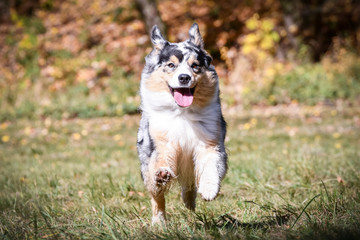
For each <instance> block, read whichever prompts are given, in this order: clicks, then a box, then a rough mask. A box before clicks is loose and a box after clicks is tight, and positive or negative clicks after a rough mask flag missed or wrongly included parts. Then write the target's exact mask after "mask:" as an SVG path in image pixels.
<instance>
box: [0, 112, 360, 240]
mask: <svg viewBox="0 0 360 240" xmlns="http://www.w3.org/2000/svg"><path fill="white" fill-rule="evenodd" d="M359 116H360V108H358V107H354V106H353V107H337V108H335V107H319V106H315V107H300V108H296V107H295V108H294V109H292V110H291V111H290V110H289V109H288V108H286V109H284V110H282V109H280V110H278V111H270V110H268V109H265V110H263V111H262V110H260V111H244V112H241V114H240V113H237V114H227V115H226V116H225V117H226V120H227V122H228V135H227V139H226V145H227V148H228V152H229V170H228V173H227V175H226V177H225V179H224V181H223V183H222V189H221V193H220V194H219V196H218V197H217V198H216V199H215V200H214V201H212V202H204V201H202V200H201V199H200V198H198V199H197V209H196V211H195V212H191V211H189V210H187V209H186V208H185V207H184V205H183V203H182V201H181V200H180V191H179V187H178V186H176V185H174V186H173V187H172V189H171V190H170V193H169V194H168V195H167V202H168V203H167V211H168V224H167V226H166V227H151V206H150V200H149V197H148V196H147V193H146V191H145V188H144V186H143V183H142V181H141V177H140V171H139V162H138V159H137V153H136V147H135V143H136V131H137V126H138V122H139V119H140V116H139V115H132V116H127V115H125V116H123V117H113V118H90V119H81V118H70V119H56V118H50V117H48V118H44V119H40V118H39V119H32V120H28V119H25V118H18V119H15V120H13V121H11V122H9V121H8V122H3V123H2V124H1V125H0V137H1V139H0V163H1V168H0V238H1V239H27V238H28V239H94V238H95V239H121V238H139V239H159V238H160V239H188V238H193V239H217V238H230V239H239V238H246V239H259V238H260V239H360V228H359V227H358V223H359V222H360V191H359V189H360V151H359V148H360V117H359Z"/></svg>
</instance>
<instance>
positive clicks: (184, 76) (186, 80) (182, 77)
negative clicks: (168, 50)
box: [179, 74, 191, 84]
mask: <svg viewBox="0 0 360 240" xmlns="http://www.w3.org/2000/svg"><path fill="white" fill-rule="evenodd" d="M190 80H191V77H190V76H189V75H187V74H180V75H179V82H180V83H181V84H187V83H189V82H190Z"/></svg>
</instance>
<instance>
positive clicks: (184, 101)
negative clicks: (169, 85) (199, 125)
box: [174, 88, 194, 107]
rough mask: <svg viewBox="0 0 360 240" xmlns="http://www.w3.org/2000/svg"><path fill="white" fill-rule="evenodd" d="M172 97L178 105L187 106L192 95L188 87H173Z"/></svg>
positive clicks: (190, 102) (191, 100)
mask: <svg viewBox="0 0 360 240" xmlns="http://www.w3.org/2000/svg"><path fill="white" fill-rule="evenodd" d="M174 99H175V101H176V103H177V104H178V105H179V106H180V107H188V106H190V105H191V104H192V102H193V100H194V96H193V95H192V93H191V90H190V88H177V89H176V88H175V89H174Z"/></svg>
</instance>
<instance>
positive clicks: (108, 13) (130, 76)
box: [0, 0, 360, 115]
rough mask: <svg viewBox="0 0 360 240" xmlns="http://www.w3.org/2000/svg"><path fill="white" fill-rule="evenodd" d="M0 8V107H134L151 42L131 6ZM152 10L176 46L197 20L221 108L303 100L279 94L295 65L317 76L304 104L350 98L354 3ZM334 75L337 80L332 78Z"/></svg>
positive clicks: (38, 0)
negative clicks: (70, 104)
mask: <svg viewBox="0 0 360 240" xmlns="http://www.w3.org/2000/svg"><path fill="white" fill-rule="evenodd" d="M25 3H26V4H25ZM2 5H5V6H4V12H5V14H4V15H3V16H2V19H1V21H2V22H1V25H0V45H1V46H2V47H1V48H0V54H1V56H2V58H1V59H0V69H1V73H2V74H1V76H0V93H1V95H2V97H1V105H2V108H4V109H8V110H6V111H10V112H12V111H15V110H14V109H13V107H14V106H15V108H16V107H18V108H19V107H20V108H21V107H22V106H23V105H24V104H25V103H26V104H29V98H34V97H35V96H36V98H38V99H37V100H35V101H33V100H31V101H30V102H33V103H31V104H30V105H31V106H32V107H30V109H34V108H38V107H39V106H38V103H39V102H40V105H41V106H45V108H47V110H44V111H42V112H41V114H48V113H50V112H54V111H60V112H61V111H64V109H63V108H62V107H61V106H59V107H58V108H55V109H56V110H54V107H49V106H50V105H52V103H53V102H57V103H58V102H60V104H59V105H61V102H62V101H63V105H64V108H65V106H66V105H67V103H66V100H59V98H61V96H59V95H63V97H62V98H65V99H68V98H71V97H74V96H75V95H76V96H78V95H82V96H84V97H83V98H81V99H79V101H78V102H83V101H85V102H90V103H91V101H92V100H93V99H96V98H97V97H99V96H100V98H101V99H102V103H100V104H97V103H95V101H94V103H93V104H92V103H91V104H90V105H91V109H93V110H94V111H97V110H100V112H102V114H105V115H108V114H110V115H111V114H123V113H126V112H128V111H130V112H132V111H134V110H136V106H137V105H138V103H139V102H138V101H139V99H138V97H136V95H137V94H136V89H137V84H138V82H139V79H140V73H141V70H142V67H143V64H144V56H146V54H147V53H148V52H149V51H150V50H151V45H150V41H149V37H148V32H147V29H146V24H145V23H144V20H143V18H142V15H141V11H140V10H139V6H137V5H136V4H135V3H134V2H133V1H129V0H118V1H103V0H91V1H85V0H77V1H67V0H66V1H59V0H33V1H9V3H8V4H7V5H6V4H5V3H3V4H2ZM157 8H158V12H159V13H160V17H161V19H162V20H163V22H164V23H165V26H166V27H167V38H168V39H169V40H170V41H183V40H185V39H186V38H187V31H188V28H189V26H191V24H192V23H193V22H197V23H198V24H199V26H200V30H201V32H202V34H203V35H204V39H205V46H206V49H207V50H208V51H209V52H210V53H211V55H212V56H213V57H214V64H215V65H216V68H217V71H218V73H219V75H220V78H221V80H222V83H223V85H224V86H223V92H225V93H228V94H226V97H225V105H226V106H230V107H231V106H240V105H249V104H250V105H251V104H266V105H268V104H278V103H290V102H292V101H293V100H296V101H300V102H303V97H299V96H297V95H296V94H295V95H294V94H292V93H290V92H289V91H288V90H287V89H289V86H293V88H294V90H293V91H295V92H296V91H297V87H296V86H294V82H299V81H302V80H301V75H302V73H301V71H300V72H299V71H298V70H297V68H298V67H300V68H304V66H305V65H307V64H308V65H309V66H310V67H309V66H308V67H306V66H305V68H310V70H309V71H308V72H310V76H308V78H309V79H317V78H316V77H317V75H318V72H321V74H322V73H323V75H324V78H323V79H322V81H320V86H319V88H320V89H324V88H325V89H329V90H328V91H329V92H327V93H325V94H323V95H322V96H323V97H319V98H317V94H318V93H317V92H316V90H314V91H312V92H310V93H309V94H308V95H306V96H307V97H308V98H310V99H311V101H304V102H305V103H316V102H319V101H323V100H328V99H338V98H342V99H356V98H357V97H358V92H357V91H358V90H359V89H360V87H359V85H360V80H359V76H360V73H359V72H360V70H359V69H360V62H359V57H358V53H359V48H360V46H359V42H360V39H359V36H360V35H359V34H360V33H359V28H358V27H356V26H359V19H360V17H359V16H360V14H359V12H360V4H359V3H357V2H356V1H342V0H338V1H326V0H324V1H320V0H319V1H305V0H302V1H295V2H288V1H282V0H267V1H260V0H252V1H236V0H226V1H220V2H217V1H210V0H189V1H169V0H161V1H157ZM345 59H352V61H351V62H349V61H347V64H348V65H344V66H343V68H342V69H339V68H337V69H335V68H333V66H337V65H343V64H342V62H343V61H344V60H345ZM312 66H315V68H312ZM316 69H317V70H316ZM328 70H330V72H328ZM312 72H313V74H314V76H312V75H311V73H312ZM288 75H290V76H291V77H286V76H288ZM335 75H336V76H340V79H342V80H341V81H340V82H339V81H337V80H331V79H333V78H334V77H333V76H335ZM299 77H300V80H299ZM284 79H288V80H286V81H284ZM324 79H325V80H324ZM349 79H350V80H349ZM304 81H305V80H304ZM331 81H335V82H336V83H335V86H338V85H340V86H343V87H344V88H346V89H345V90H343V92H345V93H340V92H339V91H338V89H337V88H331V87H330V88H329V87H328V86H327V85H329V84H332V83H331ZM342 81H343V82H342ZM278 83H279V84H278ZM305 84H306V83H305ZM344 84H345V85H344ZM116 85H118V87H115V89H114V86H116ZM280 86H282V88H283V89H280ZM25 90H26V91H25ZM28 90H29V91H28ZM30 90H31V91H30ZM118 90H120V91H118ZM24 91H25V92H27V95H26V94H24ZM72 91H73V92H75V93H73V94H72V93H71V92H72ZM305 91H307V90H305ZM29 92H32V94H30V93H29ZM69 92H70V93H69ZM119 92H120V93H119ZM104 94H105V95H106V96H104ZM305 98H306V97H305ZM305 100H306V99H305ZM100 102H101V101H100ZM119 104H120V106H119ZM73 105H74V108H76V109H77V110H74V113H70V115H71V114H75V115H78V112H79V109H78V108H79V106H78V105H79V104H78V103H74V104H73ZM22 108H24V109H28V107H26V106H25V107H22ZM9 109H10V110H9ZM49 109H50V110H49ZM27 111H29V112H32V110H27ZM84 111H86V110H84ZM46 112H47V113H46ZM20 115H21V114H20ZM25 115H26V114H25Z"/></svg>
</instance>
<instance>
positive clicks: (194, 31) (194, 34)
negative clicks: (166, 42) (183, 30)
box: [189, 23, 204, 48]
mask: <svg viewBox="0 0 360 240" xmlns="http://www.w3.org/2000/svg"><path fill="white" fill-rule="evenodd" d="M189 40H190V42H192V43H193V44H195V45H196V46H198V47H200V48H204V41H203V38H202V37H201V34H200V30H199V26H198V25H197V24H196V23H194V24H193V25H192V26H191V28H190V30H189Z"/></svg>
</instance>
